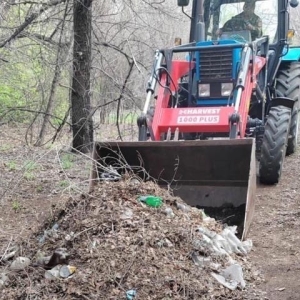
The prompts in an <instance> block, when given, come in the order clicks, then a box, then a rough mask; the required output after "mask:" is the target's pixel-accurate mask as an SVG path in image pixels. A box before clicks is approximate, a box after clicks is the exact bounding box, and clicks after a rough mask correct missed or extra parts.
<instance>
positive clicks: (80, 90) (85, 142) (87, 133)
mask: <svg viewBox="0 0 300 300" xmlns="http://www.w3.org/2000/svg"><path fill="white" fill-rule="evenodd" d="M92 2H93V1H92V0H76V1H75V2H74V50H73V51H74V53H73V83H72V94H71V104H72V128H73V148H74V149H76V150H78V151H81V152H83V153H87V152H89V151H90V150H91V148H92V143H93V121H92V116H91V113H90V112H91V99H90V72H91V26H92V16H91V9H92Z"/></svg>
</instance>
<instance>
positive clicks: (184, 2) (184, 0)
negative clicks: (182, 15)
mask: <svg viewBox="0 0 300 300" xmlns="http://www.w3.org/2000/svg"><path fill="white" fill-rule="evenodd" d="M291 1H297V0H291ZM189 3H190V0H177V5H178V6H188V5H189Z"/></svg>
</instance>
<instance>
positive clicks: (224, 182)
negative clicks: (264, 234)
mask: <svg viewBox="0 0 300 300" xmlns="http://www.w3.org/2000/svg"><path fill="white" fill-rule="evenodd" d="M254 146H255V145H254V140H253V139H236V140H208V141H162V142H109V143H95V151H94V154H93V157H94V159H95V160H96V161H97V167H96V165H94V169H96V168H97V171H98V172H97V174H98V175H99V174H101V172H106V171H107V169H106V168H107V166H112V167H113V168H114V169H116V170H118V172H120V173H124V172H126V171H129V172H131V171H133V172H134V173H135V174H137V175H139V176H140V177H141V178H143V179H144V180H149V179H154V180H156V181H157V183H158V184H159V185H161V186H170V187H171V188H172V189H173V190H174V194H175V195H178V196H180V197H181V198H182V199H183V200H184V201H185V202H187V203H188V204H190V205H192V206H196V207H199V208H204V209H205V208H207V209H209V208H214V207H215V208H218V207H219V208H220V207H222V208H220V209H219V210H222V211H226V208H231V209H229V213H230V214H232V211H233V209H235V208H236V209H242V210H243V211H244V212H243V213H242V220H239V221H236V223H239V224H236V225H239V228H240V231H241V233H242V232H243V237H244V238H245V237H246V235H247V233H248V230H249V225H250V222H251V219H252V216H253V210H254V197H255V186H256V175H255V174H256V171H255V157H254V153H255V151H254ZM92 176H93V177H94V178H92V179H95V176H96V172H94V173H93V175H92ZM224 208H225V209H224ZM232 208H233V209H232ZM229 217H230V216H226V213H224V216H221V217H220V218H221V219H222V218H224V219H226V220H227V219H228V218H229ZM233 219H234V218H233ZM233 223H234V222H233Z"/></svg>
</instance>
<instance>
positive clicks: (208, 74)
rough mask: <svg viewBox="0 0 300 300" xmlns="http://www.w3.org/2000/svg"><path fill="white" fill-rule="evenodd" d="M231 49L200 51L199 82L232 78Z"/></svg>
mask: <svg viewBox="0 0 300 300" xmlns="http://www.w3.org/2000/svg"><path fill="white" fill-rule="evenodd" d="M232 59H233V57H232V49H224V48H223V49H222V50H220V49H216V50H211V49H208V50H200V80H201V81H204V80H205V81H206V80H217V81H218V80H220V79H224V78H232Z"/></svg>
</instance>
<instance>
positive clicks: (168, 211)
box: [164, 207, 175, 218]
mask: <svg viewBox="0 0 300 300" xmlns="http://www.w3.org/2000/svg"><path fill="white" fill-rule="evenodd" d="M164 213H165V214H166V216H167V217H168V218H174V217H175V214H174V212H173V209H172V208H171V207H167V208H166V209H165V210H164Z"/></svg>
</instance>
